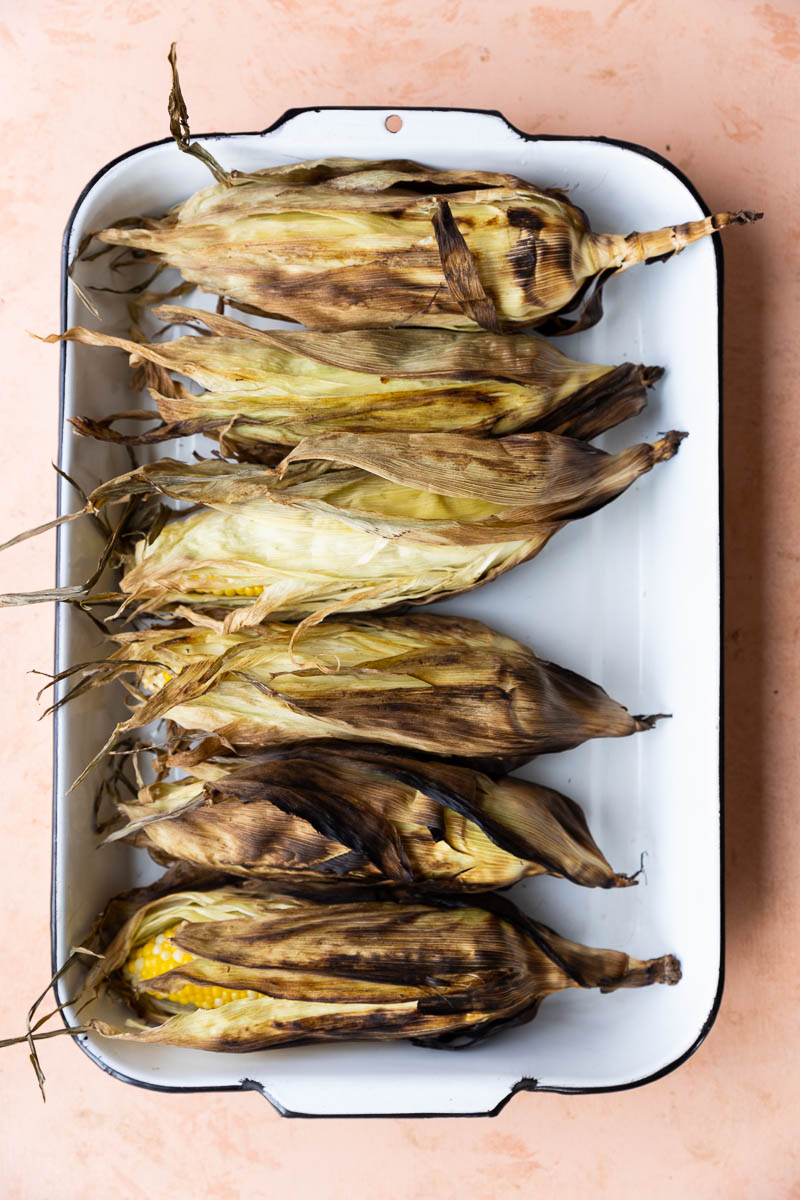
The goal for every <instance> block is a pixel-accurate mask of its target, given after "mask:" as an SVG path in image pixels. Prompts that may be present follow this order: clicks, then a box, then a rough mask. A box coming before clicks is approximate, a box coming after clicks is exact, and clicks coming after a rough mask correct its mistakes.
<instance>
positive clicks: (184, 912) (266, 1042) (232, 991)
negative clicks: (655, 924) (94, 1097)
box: [79, 883, 680, 1052]
mask: <svg viewBox="0 0 800 1200" xmlns="http://www.w3.org/2000/svg"><path fill="white" fill-rule="evenodd" d="M159 964H163V965H161V966H159ZM679 979H680V965H679V963H678V961H677V960H676V959H675V958H674V957H672V956H671V955H667V956H664V957H662V958H655V959H650V960H646V961H641V960H638V959H635V958H631V957H629V956H628V955H627V954H624V953H622V952H619V951H614V950H596V949H592V948H590V947H587V946H582V945H579V944H578V943H576V942H571V941H569V940H567V939H566V938H563V937H561V936H560V935H559V934H557V933H555V932H554V931H553V930H551V929H549V928H547V927H546V926H544V925H541V924H539V923H538V922H536V921H533V920H531V919H530V918H529V917H527V916H525V915H524V914H523V913H521V912H520V911H519V910H518V909H517V908H516V907H515V906H514V905H513V904H511V903H510V901H507V900H504V899H501V898H500V897H498V896H492V895H488V896H486V897H480V898H476V899H473V900H470V901H469V902H466V901H462V902H459V901H458V900H457V899H453V900H450V901H446V902H445V901H439V902H435V901H434V902H429V901H423V900H419V901H412V900H409V901H404V902H403V903H395V902H393V901H391V900H383V901H361V902H348V903H342V904H337V903H335V902H331V901H329V900H328V901H325V902H321V903H319V902H315V901H313V900H309V899H304V898H297V897H289V896H282V895H279V894H276V893H275V892H274V891H271V890H269V889H268V888H267V886H266V885H263V884H261V885H254V884H252V883H250V884H247V885H245V886H244V887H238V888H237V887H225V888H218V889H214V890H210V891H207V892H202V891H189V892H177V893H173V894H170V895H167V896H164V897H161V898H159V899H156V900H153V901H151V902H150V903H147V904H144V905H143V906H142V907H141V908H139V910H138V911H137V912H135V914H134V915H133V916H132V917H131V918H130V919H129V920H128V921H127V922H126V924H125V925H124V926H123V928H122V929H121V930H120V931H119V933H118V934H117V935H116V937H115V938H114V939H113V940H112V942H111V944H110V945H109V946H108V947H107V948H106V950H105V953H104V955H103V957H102V958H101V959H100V960H99V961H98V962H97V963H96V964H95V965H94V966H93V967H92V968H91V970H90V972H89V975H88V978H87V980H86V985H85V988H84V990H83V993H82V996H81V997H80V998H79V999H80V1000H81V1001H84V1000H87V999H90V998H92V997H93V996H95V995H97V994H98V993H99V992H101V991H103V990H106V989H110V990H112V991H114V992H116V993H118V994H120V995H122V997H123V998H124V999H125V1000H126V1001H127V1003H128V1004H129V1005H130V1007H131V1009H132V1010H133V1011H134V1012H135V1013H136V1014H137V1015H138V1017H139V1023H138V1025H137V1023H136V1022H130V1021H129V1022H128V1024H127V1025H126V1027H124V1028H118V1027H115V1026H112V1025H110V1024H109V1023H108V1022H106V1021H98V1020H92V1021H90V1022H89V1023H88V1024H87V1025H86V1026H85V1027H84V1028H87V1029H92V1030H95V1031H96V1032H98V1033H100V1034H102V1035H103V1036H106V1037H119V1038H125V1039H128V1040H133V1041H138V1042H145V1043H150V1044H153V1043H160V1044H164V1045H173V1046H183V1047H190V1048H194V1049H204V1050H217V1051H240V1052H245V1051H251V1050H264V1049H268V1048H270V1047H274V1046H286V1045H291V1044H298V1043H302V1042H310V1041H331V1040H335V1041H340V1040H351V1039H363V1038H368V1039H373V1040H390V1039H391V1040H394V1039H398V1038H412V1039H414V1040H415V1041H417V1042H418V1043H421V1044H423V1045H426V1046H431V1047H438V1046H451V1047H454V1048H458V1047H459V1046H461V1045H469V1044H470V1043H474V1042H476V1041H479V1040H481V1039H483V1038H485V1037H486V1036H488V1035H489V1034H491V1033H494V1032H496V1031H497V1030H499V1029H502V1028H506V1027H509V1026H512V1025H518V1024H521V1023H524V1022H526V1021H529V1020H531V1018H533V1017H534V1016H535V1015H536V1012H537V1010H538V1007H539V1005H540V1003H541V1002H542V1000H543V999H544V998H545V997H546V996H548V995H551V994H552V993H553V992H557V991H560V990H562V989H564V988H573V987H580V988H599V989H600V990H601V991H604V992H608V991H614V990H616V989H617V988H621V987H643V986H647V985H648V984H651V983H666V984H675V983H677V982H678V980H679Z"/></svg>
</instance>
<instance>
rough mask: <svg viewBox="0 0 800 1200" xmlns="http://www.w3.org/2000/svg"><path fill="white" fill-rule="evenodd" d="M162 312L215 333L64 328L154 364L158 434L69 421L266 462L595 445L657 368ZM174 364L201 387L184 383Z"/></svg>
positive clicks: (465, 336)
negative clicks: (508, 442) (415, 440)
mask: <svg viewBox="0 0 800 1200" xmlns="http://www.w3.org/2000/svg"><path fill="white" fill-rule="evenodd" d="M155 315H156V316H158V317H160V318H162V319H164V320H168V321H172V322H174V323H176V324H184V325H190V324H191V325H194V326H197V327H199V328H203V327H205V328H206V329H207V330H208V331H210V335H209V336H205V337H197V336H195V337H179V338H176V339H175V340H174V341H167V342H157V343H152V344H147V343H143V342H140V341H130V340H129V339H127V338H120V337H113V336H111V335H109V334H105V333H96V332H94V331H93V330H90V329H83V328H80V327H78V328H75V329H69V330H68V331H67V332H66V333H65V334H64V335H63V337H64V338H66V339H68V340H70V341H74V342H79V343H81V344H83V345H91V346H115V347H118V348H120V349H123V350H127V351H128V353H129V355H130V361H131V365H132V366H135V367H137V368H140V367H144V368H145V373H144V381H145V382H146V383H147V384H148V385H149V388H150V392H151V395H152V396H153V398H154V400H155V402H156V405H157V407H158V412H159V414H160V416H161V418H162V424H161V425H159V426H156V427H155V428H154V429H150V430H148V431H147V432H145V433H140V434H128V435H126V434H122V433H119V432H118V431H117V430H116V429H115V428H114V425H115V424H116V422H117V420H118V418H117V417H116V416H111V417H104V418H103V419H101V420H90V419H88V418H85V417H80V418H74V419H73V421H72V423H73V425H74V426H75V428H76V429H78V431H79V432H80V433H84V434H89V435H91V436H93V437H99V438H103V439H105V440H110V441H121V442H126V443H129V444H150V443H153V442H159V441H164V440H166V439H167V438H172V437H181V436H185V435H187V434H194V433H205V434H207V435H208V436H210V437H215V438H217V439H218V440H219V442H220V445H221V448H222V450H223V452H224V453H226V454H233V455H236V456H237V457H240V458H248V459H251V460H253V459H256V460H258V461H262V462H267V461H273V460H274V458H275V457H276V456H277V457H280V456H281V448H282V447H284V448H285V447H292V446H295V445H297V443H298V442H299V441H301V440H302V439H303V438H304V437H307V436H309V435H312V434H317V433H325V432H328V431H331V430H348V431H350V432H355V433H369V432H376V433H381V432H384V433H385V432H393V431H399V432H406V433H413V432H429V433H437V432H456V433H459V432H460V433H469V434H473V435H478V436H493V437H499V436H503V435H505V434H509V433H516V432H519V431H522V430H529V429H543V430H548V431H550V432H552V433H561V434H565V435H567V436H569V437H580V438H585V439H588V438H593V437H596V436H597V435H598V434H600V433H603V432H604V431H605V430H607V429H610V428H611V427H612V426H614V425H616V424H618V423H619V422H620V421H623V420H625V419H626V418H628V417H630V416H633V415H635V414H636V413H637V412H639V411H640V410H641V409H642V407H643V406H644V404H645V399H646V397H645V390H646V388H647V387H648V386H649V385H650V384H651V383H653V382H654V381H655V380H656V379H658V378H659V377H660V375H661V373H662V372H661V369H660V368H659V367H644V366H635V365H634V364H633V363H624V364H623V365H622V366H620V367H616V368H615V367H608V366H598V365H596V364H589V363H579V362H573V361H571V360H570V359H568V358H566V357H565V356H564V355H563V354H561V353H560V351H558V350H556V349H555V347H554V346H551V345H549V343H547V342H545V341H543V340H542V339H541V338H532V337H528V336H526V335H524V334H517V335H501V334H491V333H455V332H449V331H447V330H423V329H415V330H409V329H384V330H351V331H348V332H338V333H316V332H310V331H307V330H303V331H301V332H295V331H287V330H283V329H281V330H258V329H252V328H251V327H250V326H248V325H244V324H242V323H241V322H240V321H234V320H231V319H230V318H229V317H223V316H219V315H216V314H213V313H203V312H195V311H192V310H191V309H182V308H173V307H169V306H164V307H162V308H158V309H156V312H155ZM47 340H56V338H55V337H54V338H50V339H47ZM170 371H172V372H175V373H177V374H179V375H183V376H186V377H188V378H189V379H191V380H192V381H193V382H194V383H196V384H198V385H200V386H201V387H202V388H204V389H205V390H204V391H203V393H202V394H201V395H195V394H194V393H192V392H189V391H187V390H186V388H185V387H183V386H182V385H180V384H175V383H174V382H173V381H172V380H171V378H170V376H169V374H168V372H170ZM146 415H151V416H155V414H146V413H145V412H141V413H140V414H139V415H138V419H142V420H143V419H144V417H145V416H146Z"/></svg>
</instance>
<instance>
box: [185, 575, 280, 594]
mask: <svg viewBox="0 0 800 1200" xmlns="http://www.w3.org/2000/svg"><path fill="white" fill-rule="evenodd" d="M189 579H190V580H191V582H192V583H200V584H202V586H201V587H199V588H198V589H197V590H198V591H200V592H204V593H205V594H206V595H209V596H260V595H261V593H262V592H263V590H264V589H263V587H261V586H260V585H258V584H255V585H253V586H252V587H238V588H235V587H233V588H220V587H210V586H208V585H207V581H206V580H205V579H204V578H203V576H202V575H190V576H189Z"/></svg>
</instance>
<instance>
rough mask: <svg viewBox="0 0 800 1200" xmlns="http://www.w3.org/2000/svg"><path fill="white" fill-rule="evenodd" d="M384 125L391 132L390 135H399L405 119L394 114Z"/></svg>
mask: <svg viewBox="0 0 800 1200" xmlns="http://www.w3.org/2000/svg"><path fill="white" fill-rule="evenodd" d="M384 125H385V126H386V128H387V129H388V130H389V133H399V132H400V130H401V129H402V128H403V118H402V117H398V115H397V113H392V115H391V116H390V117H387V118H386V120H385V121H384Z"/></svg>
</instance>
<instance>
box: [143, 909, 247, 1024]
mask: <svg viewBox="0 0 800 1200" xmlns="http://www.w3.org/2000/svg"><path fill="white" fill-rule="evenodd" d="M177 928H178V927H177V925H173V926H172V927H171V928H170V929H165V930H164V932H163V933H159V934H158V936H157V937H154V938H151V939H150V941H149V942H144V943H143V945H141V946H136V947H135V948H134V949H133V950H132V951H131V954H130V956H129V958H128V961H127V962H126V963H125V965H124V967H123V968H122V974H123V975H124V976H125V978H126V979H129V980H132V981H136V982H140V981H142V980H146V979H154V978H155V976H156V975H163V974H164V972H165V971H171V970H172V968H173V967H178V966H182V965H183V964H184V963H189V962H191V961H192V960H193V959H194V958H195V955H194V954H189V953H188V951H186V950H181V949H180V947H179V946H175V945H174V944H173V943H172V942H171V941H170V937H171V935H172V934H173V933H174V932H175V930H176V929H177ZM147 991H148V992H150V995H152V996H166V995H167V994H169V999H170V1000H174V1001H175V1003H176V1004H189V1005H192V1006H193V1007H194V1008H220V1007H221V1006H222V1005H223V1004H228V1003H230V1001H231V1000H254V999H256V998H257V997H258V996H259V994H260V993H259V992H253V991H236V990H235V989H234V988H223V987H211V986H207V985H203V984H197V983H187V984H186V985H185V986H184V987H182V988H181V989H180V991H177V992H170V993H166V992H158V991H156V990H155V989H150V988H148V989H147Z"/></svg>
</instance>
